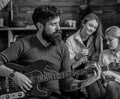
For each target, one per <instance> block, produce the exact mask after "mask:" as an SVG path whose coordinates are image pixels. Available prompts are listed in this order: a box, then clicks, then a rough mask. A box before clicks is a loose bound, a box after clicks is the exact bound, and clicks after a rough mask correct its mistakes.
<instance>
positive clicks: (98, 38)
mask: <svg viewBox="0 0 120 99" xmlns="http://www.w3.org/2000/svg"><path fill="white" fill-rule="evenodd" d="M90 20H96V21H97V22H98V27H97V29H96V31H95V33H93V34H92V35H91V37H90V38H92V39H93V40H92V42H91V43H92V44H91V46H90V49H89V50H90V52H91V54H90V55H91V56H90V57H92V55H93V54H94V53H97V54H98V55H99V54H100V53H101V51H102V50H103V40H102V38H103V30H102V24H101V21H100V19H99V17H98V16H97V15H96V14H94V13H90V14H88V15H87V16H85V17H84V19H83V20H82V22H81V28H82V25H83V24H86V23H87V22H88V21H90Z"/></svg>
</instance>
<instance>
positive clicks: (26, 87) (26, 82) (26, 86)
mask: <svg viewBox="0 0 120 99" xmlns="http://www.w3.org/2000/svg"><path fill="white" fill-rule="evenodd" d="M13 81H14V82H15V83H16V84H17V85H18V86H19V87H20V88H21V89H22V90H23V91H24V92H27V91H30V90H31V88H32V81H31V80H30V79H29V78H28V77H27V76H25V75H23V74H22V73H19V72H15V76H14V78H13Z"/></svg>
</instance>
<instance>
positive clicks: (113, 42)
mask: <svg viewBox="0 0 120 99" xmlns="http://www.w3.org/2000/svg"><path fill="white" fill-rule="evenodd" d="M106 39H107V44H108V46H109V49H112V50H113V49H116V48H117V47H118V45H119V39H118V38H116V37H113V36H109V35H106Z"/></svg>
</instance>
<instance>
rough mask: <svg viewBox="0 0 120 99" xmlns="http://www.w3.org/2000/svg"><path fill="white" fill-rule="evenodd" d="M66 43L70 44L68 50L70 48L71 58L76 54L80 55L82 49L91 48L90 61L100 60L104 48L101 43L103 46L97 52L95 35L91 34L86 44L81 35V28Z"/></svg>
mask: <svg viewBox="0 0 120 99" xmlns="http://www.w3.org/2000/svg"><path fill="white" fill-rule="evenodd" d="M101 42H102V38H101ZM66 45H67V46H68V50H69V53H70V58H71V59H74V57H75V56H76V55H78V54H79V53H80V52H81V51H82V49H88V50H89V54H88V58H89V60H90V61H91V60H98V57H99V53H100V52H101V50H102V45H101V48H100V49H99V51H98V52H95V41H94V37H93V36H90V37H89V38H88V41H87V43H86V45H85V44H84V42H83V41H82V38H81V37H80V30H79V31H77V32H76V33H75V34H74V35H71V36H70V37H69V38H68V39H67V40H66Z"/></svg>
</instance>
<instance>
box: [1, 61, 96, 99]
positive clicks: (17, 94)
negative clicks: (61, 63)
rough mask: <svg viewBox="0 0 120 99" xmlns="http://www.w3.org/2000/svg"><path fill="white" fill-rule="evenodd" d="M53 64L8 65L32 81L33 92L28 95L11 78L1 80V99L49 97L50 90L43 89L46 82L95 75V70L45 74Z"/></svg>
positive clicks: (46, 62)
mask: <svg viewBox="0 0 120 99" xmlns="http://www.w3.org/2000/svg"><path fill="white" fill-rule="evenodd" d="M51 65H53V64H52V63H50V62H48V61H45V60H39V61H37V62H35V63H33V64H32V65H30V66H27V67H23V66H20V65H17V64H13V63H9V64H6V66H8V67H9V68H12V69H14V70H16V71H19V72H21V73H23V74H25V75H26V76H27V77H28V78H29V79H30V80H31V81H32V86H33V88H32V90H31V91H29V92H27V93H26V94H25V93H24V92H23V91H22V90H21V89H20V88H19V87H18V86H17V85H16V84H15V83H14V82H13V81H12V80H11V79H9V78H3V77H1V78H0V99H19V98H20V99H21V98H22V99H23V98H24V99H26V97H29V96H34V97H40V98H44V97H48V96H49V95H50V94H53V93H51V92H50V91H49V90H47V89H46V90H45V89H43V88H42V86H43V84H44V83H45V82H49V81H52V80H59V79H64V78H68V77H75V76H80V75H86V74H91V73H93V69H94V68H89V69H81V70H72V71H71V70H70V71H63V72H61V73H49V74H48V73H47V74H45V73H44V69H45V67H46V66H51Z"/></svg>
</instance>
